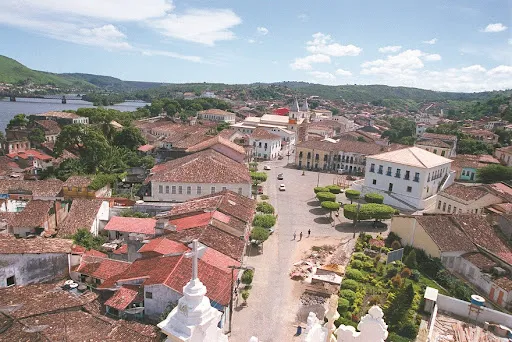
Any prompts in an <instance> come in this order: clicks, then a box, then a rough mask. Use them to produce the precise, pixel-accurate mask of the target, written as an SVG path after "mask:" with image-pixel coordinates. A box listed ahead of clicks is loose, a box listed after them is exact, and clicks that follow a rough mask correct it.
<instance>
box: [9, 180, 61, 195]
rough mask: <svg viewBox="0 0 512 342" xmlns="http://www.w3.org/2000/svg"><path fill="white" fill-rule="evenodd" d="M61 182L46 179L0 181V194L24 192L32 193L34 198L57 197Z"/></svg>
mask: <svg viewBox="0 0 512 342" xmlns="http://www.w3.org/2000/svg"><path fill="white" fill-rule="evenodd" d="M62 184H63V183H62V181H60V180H58V179H46V180H38V181H26V180H10V179H4V180H0V193H2V194H7V193H9V192H14V191H19V190H25V191H29V192H31V193H32V196H36V197H57V196H58V195H59V193H60V192H61V191H62Z"/></svg>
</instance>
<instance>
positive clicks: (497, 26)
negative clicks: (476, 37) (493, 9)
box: [481, 23, 507, 33]
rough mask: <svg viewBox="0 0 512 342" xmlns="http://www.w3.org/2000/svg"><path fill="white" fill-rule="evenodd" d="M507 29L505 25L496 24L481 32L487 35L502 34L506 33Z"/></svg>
mask: <svg viewBox="0 0 512 342" xmlns="http://www.w3.org/2000/svg"><path fill="white" fill-rule="evenodd" d="M506 29H507V27H506V26H505V25H503V24H502V23H495V24H489V25H487V26H486V27H485V28H484V29H483V30H481V31H482V32H487V33H495V32H502V31H505V30H506Z"/></svg>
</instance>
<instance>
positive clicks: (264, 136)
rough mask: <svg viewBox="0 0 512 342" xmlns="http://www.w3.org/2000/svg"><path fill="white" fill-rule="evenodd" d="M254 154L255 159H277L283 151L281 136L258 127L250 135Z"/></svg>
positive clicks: (250, 143)
mask: <svg viewBox="0 0 512 342" xmlns="http://www.w3.org/2000/svg"><path fill="white" fill-rule="evenodd" d="M249 145H251V146H252V156H253V158H255V159H264V160H271V159H276V158H277V157H278V155H279V152H280V151H281V137H280V136H278V135H277V134H274V133H270V132H268V131H267V130H265V129H263V128H261V127H258V128H256V129H255V130H254V131H253V132H252V133H251V134H250V135H249Z"/></svg>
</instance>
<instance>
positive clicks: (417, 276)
mask: <svg viewBox="0 0 512 342" xmlns="http://www.w3.org/2000/svg"><path fill="white" fill-rule="evenodd" d="M420 275H421V273H420V271H418V270H413V271H412V273H411V276H410V278H411V279H412V280H414V281H419V280H420Z"/></svg>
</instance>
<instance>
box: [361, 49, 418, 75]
mask: <svg viewBox="0 0 512 342" xmlns="http://www.w3.org/2000/svg"><path fill="white" fill-rule="evenodd" d="M423 55H424V53H423V52H421V51H420V50H406V51H404V52H401V53H399V54H398V55H395V56H388V57H387V58H386V59H377V60H374V61H369V62H364V63H363V64H361V67H362V68H363V70H362V71H361V73H362V74H364V75H372V74H373V75H376V74H385V75H392V74H403V73H413V72H414V71H415V70H417V69H421V68H423V67H424V64H423V61H422V60H421V57H422V56H423Z"/></svg>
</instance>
